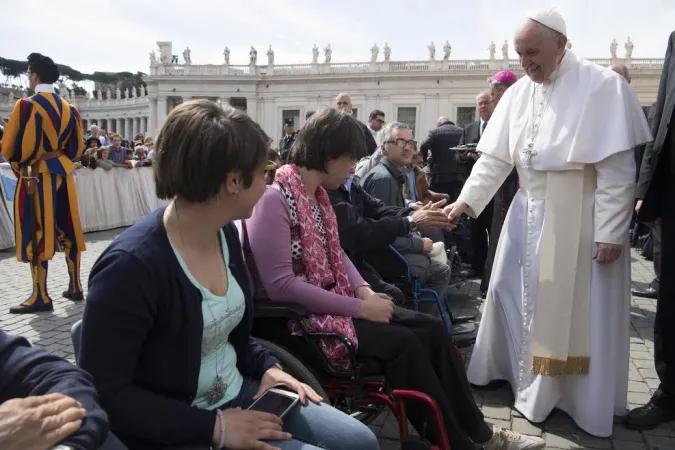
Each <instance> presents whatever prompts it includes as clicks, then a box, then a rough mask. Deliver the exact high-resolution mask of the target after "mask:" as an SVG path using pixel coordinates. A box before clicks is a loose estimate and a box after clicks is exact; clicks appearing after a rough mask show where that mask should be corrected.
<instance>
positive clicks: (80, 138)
mask: <svg viewBox="0 0 675 450" xmlns="http://www.w3.org/2000/svg"><path fill="white" fill-rule="evenodd" d="M70 120H72V121H74V122H75V123H74V125H75V126H74V127H73V132H72V134H71V136H70V142H69V143H68V146H67V147H66V148H65V152H66V154H67V155H68V158H70V160H71V161H77V160H78V159H80V157H81V156H82V153H83V152H84V130H83V129H82V117H81V116H80V111H78V109H77V108H76V107H75V106H73V105H70Z"/></svg>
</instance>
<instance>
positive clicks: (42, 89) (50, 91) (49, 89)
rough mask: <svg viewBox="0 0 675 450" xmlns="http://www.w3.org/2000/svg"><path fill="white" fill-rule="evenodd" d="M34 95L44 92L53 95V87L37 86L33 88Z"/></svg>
mask: <svg viewBox="0 0 675 450" xmlns="http://www.w3.org/2000/svg"><path fill="white" fill-rule="evenodd" d="M34 91H35V93H36V94H37V93H38V92H44V93H46V94H55V93H56V91H55V90H54V85H53V84H45V83H42V84H38V85H37V86H35V89H34Z"/></svg>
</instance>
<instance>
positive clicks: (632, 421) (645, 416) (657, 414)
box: [626, 402, 675, 430]
mask: <svg viewBox="0 0 675 450" xmlns="http://www.w3.org/2000/svg"><path fill="white" fill-rule="evenodd" d="M671 420H675V411H672V410H666V409H663V408H661V407H660V406H658V405H656V404H655V403H652V402H649V403H647V404H646V405H645V406H641V407H640V408H635V409H634V410H632V411H631V412H629V413H628V418H627V419H626V427H628V428H631V429H633V430H651V429H653V428H656V427H658V426H659V425H660V424H662V423H664V422H670V421H671Z"/></svg>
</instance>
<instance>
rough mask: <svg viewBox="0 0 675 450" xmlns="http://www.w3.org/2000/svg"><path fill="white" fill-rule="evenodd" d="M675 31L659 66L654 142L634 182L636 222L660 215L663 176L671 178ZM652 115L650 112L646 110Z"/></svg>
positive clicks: (674, 155)
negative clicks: (637, 207)
mask: <svg viewBox="0 0 675 450" xmlns="http://www.w3.org/2000/svg"><path fill="white" fill-rule="evenodd" d="M674 50H675V31H674V32H673V33H672V34H671V35H670V39H669V40H668V49H667V50H666V57H665V60H664V63H663V72H662V73H661V81H660V83H659V93H658V95H657V97H656V104H655V105H654V106H653V108H652V110H653V120H652V135H653V136H654V141H653V142H650V143H649V144H647V148H646V149H645V153H644V157H643V159H642V165H641V167H640V178H639V181H638V186H637V191H636V197H637V198H638V199H643V203H642V208H641V209H640V213H639V215H638V217H639V219H640V220H642V221H645V222H651V221H653V220H655V219H657V218H659V217H660V216H661V215H662V210H661V208H662V201H661V196H662V194H663V188H664V186H665V180H666V177H672V176H675V136H674V135H673V133H672V132H671V131H672V128H673V127H675V123H673V121H674V116H673V109H675V57H674V56H673V51H674ZM650 113H652V111H650Z"/></svg>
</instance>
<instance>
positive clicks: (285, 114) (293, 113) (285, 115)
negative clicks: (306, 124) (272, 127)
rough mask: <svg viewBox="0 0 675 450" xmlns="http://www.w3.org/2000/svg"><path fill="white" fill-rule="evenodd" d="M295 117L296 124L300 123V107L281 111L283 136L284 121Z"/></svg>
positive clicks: (282, 132) (282, 133) (282, 135)
mask: <svg viewBox="0 0 675 450" xmlns="http://www.w3.org/2000/svg"><path fill="white" fill-rule="evenodd" d="M289 118H290V119H293V121H294V122H295V126H296V127H297V126H298V125H300V110H299V109H284V110H283V111H282V112H281V125H282V126H281V137H284V127H283V124H284V121H285V120H286V119H289Z"/></svg>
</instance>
